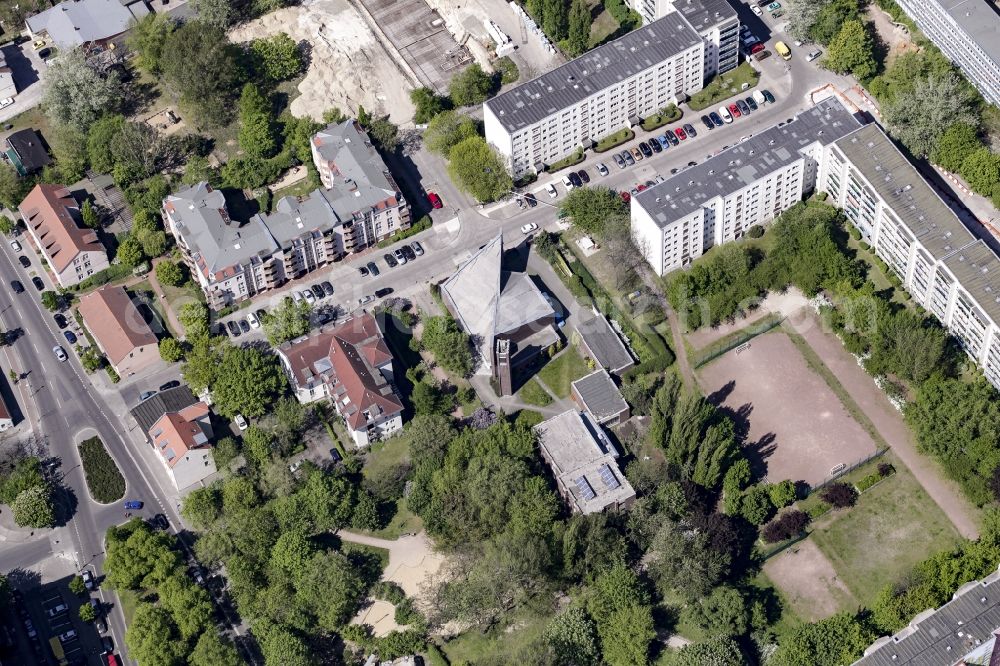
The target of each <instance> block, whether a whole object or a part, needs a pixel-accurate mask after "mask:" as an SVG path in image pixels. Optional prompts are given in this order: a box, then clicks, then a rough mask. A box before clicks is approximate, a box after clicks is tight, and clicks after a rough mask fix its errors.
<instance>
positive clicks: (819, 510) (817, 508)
mask: <svg viewBox="0 0 1000 666" xmlns="http://www.w3.org/2000/svg"><path fill="white" fill-rule="evenodd" d="M830 508H831V507H830V505H829V504H827V503H826V502H819V503H818V504H814V505H812V506H811V507H809V508H808V509H806V513H808V514H809V519H810V520H816V519H817V518H819V517H820V516H822V515H823V514H825V513H826V512H827V511H829V510H830Z"/></svg>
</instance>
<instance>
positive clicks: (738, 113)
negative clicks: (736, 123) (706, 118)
mask: <svg viewBox="0 0 1000 666" xmlns="http://www.w3.org/2000/svg"><path fill="white" fill-rule="evenodd" d="M729 113H731V114H732V116H733V118H739V117H740V116H742V115H743V113H742V112H741V111H740V107H739V106H737V105H736V104H730V105H729Z"/></svg>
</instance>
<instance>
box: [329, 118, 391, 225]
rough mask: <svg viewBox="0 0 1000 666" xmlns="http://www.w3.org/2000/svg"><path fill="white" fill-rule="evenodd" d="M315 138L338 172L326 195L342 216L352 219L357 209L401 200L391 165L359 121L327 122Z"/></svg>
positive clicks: (342, 217)
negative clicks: (387, 164) (387, 163)
mask: <svg viewBox="0 0 1000 666" xmlns="http://www.w3.org/2000/svg"><path fill="white" fill-rule="evenodd" d="M312 142H313V145H314V146H315V147H316V151H317V152H318V153H319V154H320V156H321V157H322V158H323V159H324V160H327V161H329V162H333V164H334V167H333V168H334V170H335V171H336V172H337V174H338V177H337V178H336V180H335V182H334V184H333V187H331V188H330V189H328V190H325V191H324V197H325V198H326V200H327V201H328V202H329V203H330V205H331V206H332V207H333V209H334V210H335V211H336V213H337V216H338V217H339V218H340V219H341V220H344V221H347V220H350V219H352V218H353V217H355V213H356V212H359V211H360V212H363V211H366V210H368V209H370V208H372V207H377V206H379V204H382V203H384V202H386V201H387V200H389V199H391V200H393V202H402V200H403V196H402V194H400V192H399V188H398V187H397V186H396V183H395V181H394V180H393V179H392V176H390V175H389V169H388V168H387V167H386V166H385V162H383V161H382V158H381V156H379V154H378V152H377V151H376V150H375V148H374V146H372V144H371V141H369V140H368V135H367V134H365V132H364V130H362V129H361V126H360V125H358V123H357V122H356V121H354V120H345V121H344V122H342V123H339V124H331V125H327V127H326V128H325V129H322V130H320V131H319V132H317V133H316V134H315V135H314V136H313V138H312ZM393 205H395V203H393Z"/></svg>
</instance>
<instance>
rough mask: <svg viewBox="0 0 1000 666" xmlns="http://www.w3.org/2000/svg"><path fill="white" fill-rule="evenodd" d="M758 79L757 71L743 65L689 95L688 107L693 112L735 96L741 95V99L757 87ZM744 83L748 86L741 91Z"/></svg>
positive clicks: (718, 76) (716, 77)
mask: <svg viewBox="0 0 1000 666" xmlns="http://www.w3.org/2000/svg"><path fill="white" fill-rule="evenodd" d="M758 78H760V74H758V73H757V70H755V69H754V68H753V67H751V66H750V65H748V64H747V63H743V64H742V65H740V66H739V67H737V68H736V69H733V70H730V71H728V72H726V73H725V74H719V75H717V76H715V77H713V78H712V79H711V80H710V81H709V82H708V83H707V84H706V85H705V87H704V88H702V89H701V90H699V91H698V92H696V93H695V94H693V95H691V99H690V101H689V102H688V106H689V107H691V109H692V110H693V111H701V110H703V109H707V108H708V107H710V106H715V105H716V104H718V103H720V102H722V101H723V100H725V99H729V98H730V97H734V96H736V95H741V94H742V96H743V97H746V96H747V94H749V93H748V91H749V90H750V88H753V87H754V86H755V85H757V80H758ZM744 83H748V84H749V86H748V87H747V89H746V90H743V84H744ZM743 93H747V94H743Z"/></svg>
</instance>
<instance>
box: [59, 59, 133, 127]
mask: <svg viewBox="0 0 1000 666" xmlns="http://www.w3.org/2000/svg"><path fill="white" fill-rule="evenodd" d="M123 97H124V96H123V94H122V87H121V81H120V79H119V78H118V75H117V73H115V72H111V73H108V74H106V75H102V74H100V73H98V72H97V71H96V70H95V69H93V68H92V67H91V66H90V65H89V64H88V63H87V58H86V56H84V54H83V51H82V50H80V49H71V50H68V51H65V52H62V53H60V54H59V56H58V57H57V58H55V59H54V60H53V61H52V62H51V63H50V64H49V66H48V68H47V69H46V72H45V89H44V92H43V93H42V105H43V106H44V107H45V113H46V115H47V116H48V117H49V118H50V119H51V120H52V122H53V124H56V125H69V126H70V127H73V128H75V129H77V130H79V131H81V132H86V131H87V130H88V129H89V128H90V126H91V125H92V124H93V123H94V121H96V120H97V119H98V118H100V117H101V116H102V115H104V114H105V113H108V112H111V113H114V112H115V110H116V109H118V107H119V105H120V104H121V101H122V99H123Z"/></svg>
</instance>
